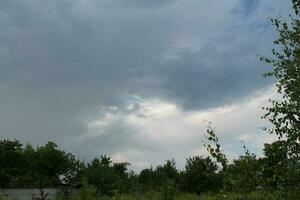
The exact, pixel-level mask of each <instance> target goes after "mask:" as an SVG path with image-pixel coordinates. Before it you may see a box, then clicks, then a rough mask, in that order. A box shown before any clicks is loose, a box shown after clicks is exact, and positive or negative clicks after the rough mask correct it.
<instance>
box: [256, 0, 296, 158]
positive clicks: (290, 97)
mask: <svg viewBox="0 0 300 200" xmlns="http://www.w3.org/2000/svg"><path fill="white" fill-rule="evenodd" d="M293 5H294V10H295V14H294V15H293V17H292V18H291V21H289V22H287V21H282V20H280V19H272V23H273V25H274V26H275V27H276V30H277V32H278V33H279V38H278V39H277V40H275V41H274V44H275V45H276V47H275V48H274V49H273V50H272V53H273V56H274V57H273V58H266V57H262V58H261V60H263V61H265V62H266V63H269V64H271V65H272V66H273V71H271V72H270V73H267V74H265V76H266V77H275V78H276V80H277V84H276V86H277V91H278V93H279V94H281V97H282V98H280V99H279V100H271V103H272V106H271V107H267V108H265V110H266V114H265V115H264V116H263V118H265V119H268V120H269V121H270V122H271V123H272V124H273V125H274V126H273V128H270V129H268V131H269V132H270V133H274V134H277V135H278V137H279V138H280V139H283V140H286V143H285V144H286V145H287V153H288V154H289V156H291V157H296V158H299V156H300V19H299V17H300V13H299V8H300V3H299V0H293Z"/></svg>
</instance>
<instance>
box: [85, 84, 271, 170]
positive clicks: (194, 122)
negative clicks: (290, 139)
mask: <svg viewBox="0 0 300 200" xmlns="http://www.w3.org/2000/svg"><path fill="white" fill-rule="evenodd" d="M275 96H276V93H275V90H274V88H266V89H264V90H262V91H259V92H257V93H255V94H253V95H251V96H250V97H248V98H247V99H244V100H242V101H240V102H238V103H236V104H233V105H227V106H222V107H218V108H214V109H209V110H205V111H204V110H198V111H185V110H183V109H182V108H181V107H180V106H178V105H176V104H174V103H171V102H166V101H163V100H160V99H150V100H149V99H142V98H135V99H139V101H138V102H137V101H135V102H134V104H138V109H135V110H133V109H132V106H130V105H131V104H130V102H129V103H128V105H126V106H125V108H126V107H127V109H128V110H123V111H116V112H115V110H111V112H108V110H109V109H108V110H107V109H104V110H105V111H106V113H104V114H101V116H100V117H98V118H95V119H94V120H92V121H89V122H88V123H87V131H86V133H85V134H83V135H81V136H80V137H82V138H84V140H85V141H80V142H89V141H90V140H94V141H95V140H99V142H100V141H101V143H105V138H103V137H102V136H103V134H104V132H105V131H108V130H111V127H118V126H121V127H122V128H123V131H124V132H129V135H128V137H129V138H127V139H126V140H127V142H126V144H123V143H122V141H121V143H119V144H115V145H119V146H120V147H121V146H122V145H126V149H124V150H121V151H118V149H115V148H112V149H110V148H109V147H108V149H102V147H101V145H100V146H99V147H98V148H99V149H98V152H108V153H110V154H111V155H112V157H113V159H115V160H117V161H128V162H131V163H132V164H133V166H132V167H133V168H134V169H140V168H141V167H145V166H147V165H148V166H150V165H151V164H153V165H156V164H159V163H161V162H163V161H164V160H165V159H171V158H175V159H176V160H177V161H178V167H180V168H182V167H183V166H184V163H185V158H187V157H189V156H193V155H207V152H206V149H205V148H204V147H203V143H202V140H203V139H204V135H205V128H206V123H203V121H204V120H207V121H211V122H212V123H213V126H214V127H216V133H217V135H218V136H219V138H220V141H221V143H222V146H223V147H224V150H225V153H227V154H228V156H229V158H230V159H233V158H234V157H236V156H237V155H239V154H240V153H242V152H243V150H242V144H241V141H243V142H245V144H246V146H247V147H248V148H249V149H250V151H253V152H255V153H258V154H259V155H261V152H262V147H263V143H265V142H271V141H273V140H274V137H273V136H269V135H267V134H266V133H263V132H262V130H261V129H260V128H261V127H262V126H265V125H266V122H264V121H263V120H261V119H260V117H259V116H261V115H262V114H263V111H262V109H261V107H263V106H265V105H267V104H268V99H270V98H274V97H275ZM124 124H126V126H124ZM126 129H127V130H126ZM116 130H117V131H118V130H120V129H116ZM105 134H109V135H110V137H111V138H113V137H114V134H119V133H117V132H114V131H109V132H107V133H105ZM117 142H118V141H116V143H117ZM136 142H139V143H140V144H148V146H147V147H146V146H145V147H143V145H141V146H140V145H137V144H136ZM121 149H122V148H121Z"/></svg>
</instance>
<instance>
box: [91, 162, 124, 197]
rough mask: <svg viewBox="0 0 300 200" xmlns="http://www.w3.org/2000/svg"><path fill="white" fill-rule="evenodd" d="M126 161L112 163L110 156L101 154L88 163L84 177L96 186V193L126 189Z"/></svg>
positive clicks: (118, 191) (111, 192)
mask: <svg viewBox="0 0 300 200" xmlns="http://www.w3.org/2000/svg"><path fill="white" fill-rule="evenodd" d="M127 166H128V163H112V161H111V158H110V157H107V156H101V158H100V159H98V158H95V159H94V160H93V161H92V162H91V163H89V164H88V166H87V169H86V172H85V178H86V179H87V181H88V183H89V184H91V185H93V186H95V187H96V195H97V196H100V195H113V194H114V193H122V192H124V191H125V190H126V184H127V180H128V173H127Z"/></svg>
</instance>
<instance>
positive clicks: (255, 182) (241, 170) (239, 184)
mask: <svg viewBox="0 0 300 200" xmlns="http://www.w3.org/2000/svg"><path fill="white" fill-rule="evenodd" d="M243 148H244V149H245V155H242V156H239V158H238V159H234V160H233V163H231V164H229V165H228V166H227V168H226V171H225V172H224V176H225V177H224V184H225V188H226V190H228V191H233V192H236V193H241V192H243V193H245V192H251V191H255V190H256V188H257V187H258V186H259V184H260V178H261V162H259V160H258V159H257V158H256V155H255V154H253V153H250V152H249V150H248V149H246V147H245V146H243Z"/></svg>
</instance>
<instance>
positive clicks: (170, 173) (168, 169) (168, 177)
mask: <svg viewBox="0 0 300 200" xmlns="http://www.w3.org/2000/svg"><path fill="white" fill-rule="evenodd" d="M154 174H155V184H156V186H157V187H158V188H159V189H161V188H163V187H165V186H166V185H170V183H171V182H172V183H174V185H176V184H177V183H178V178H179V173H178V170H177V169H176V163H175V160H174V159H172V160H166V162H165V164H164V165H158V166H157V167H156V169H155V170H154Z"/></svg>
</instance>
